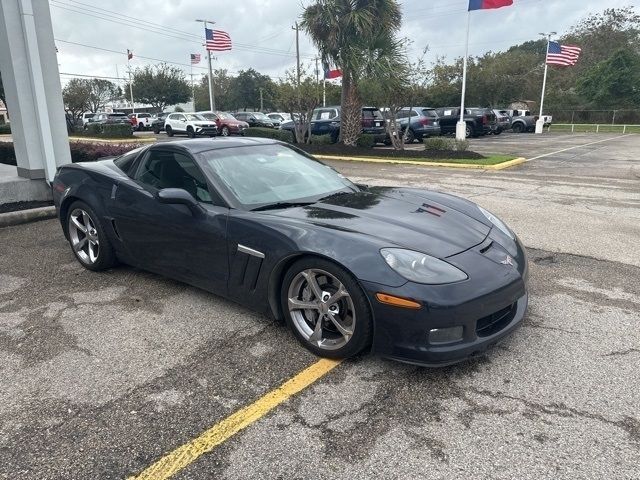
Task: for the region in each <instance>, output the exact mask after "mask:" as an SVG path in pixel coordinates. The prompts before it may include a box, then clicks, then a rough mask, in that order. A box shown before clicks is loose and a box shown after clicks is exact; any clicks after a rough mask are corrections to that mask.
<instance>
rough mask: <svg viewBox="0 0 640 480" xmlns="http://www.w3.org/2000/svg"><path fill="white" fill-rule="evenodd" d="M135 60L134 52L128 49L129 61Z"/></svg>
mask: <svg viewBox="0 0 640 480" xmlns="http://www.w3.org/2000/svg"><path fill="white" fill-rule="evenodd" d="M132 58H133V52H132V51H131V50H129V49H128V48H127V60H131V59H132Z"/></svg>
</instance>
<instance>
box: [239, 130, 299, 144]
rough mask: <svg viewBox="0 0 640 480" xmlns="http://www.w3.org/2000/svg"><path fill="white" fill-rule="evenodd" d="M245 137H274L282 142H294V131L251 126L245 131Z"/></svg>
mask: <svg viewBox="0 0 640 480" xmlns="http://www.w3.org/2000/svg"><path fill="white" fill-rule="evenodd" d="M244 136H245V137H260V138H272V139H274V140H280V141H281V142H288V143H291V142H293V133H292V132H290V131H289V130H276V129H275V128H263V127H249V128H247V129H246V130H245V131H244Z"/></svg>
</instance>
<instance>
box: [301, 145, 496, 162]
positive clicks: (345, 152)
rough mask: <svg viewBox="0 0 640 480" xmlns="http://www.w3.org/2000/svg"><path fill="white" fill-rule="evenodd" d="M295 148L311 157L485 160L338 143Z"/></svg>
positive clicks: (471, 155)
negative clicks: (349, 145) (347, 145)
mask: <svg viewBox="0 0 640 480" xmlns="http://www.w3.org/2000/svg"><path fill="white" fill-rule="evenodd" d="M296 147H298V148H300V149H302V150H304V151H305V152H307V153H310V154H312V155H335V156H340V155H342V156H345V157H378V158H391V159H394V158H395V159H399V158H405V159H407V158H409V159H411V158H416V159H425V158H429V159H447V158H452V159H471V160H480V159H483V158H486V157H485V156H484V155H480V154H479V153H476V152H470V151H466V152H458V151H455V150H393V149H387V148H363V147H346V146H344V145H340V144H338V143H335V144H332V145H306V144H305V145H300V144H297V145H296Z"/></svg>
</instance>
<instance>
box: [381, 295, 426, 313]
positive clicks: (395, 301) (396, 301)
mask: <svg viewBox="0 0 640 480" xmlns="http://www.w3.org/2000/svg"><path fill="white" fill-rule="evenodd" d="M376 298H377V299H378V301H379V302H380V303H384V304H385V305H393V306H394V307H401V308H412V309H414V310H417V309H419V308H422V305H420V304H419V303H418V302H414V301H413V300H409V299H408V298H402V297H395V296H393V295H388V294H386V293H376Z"/></svg>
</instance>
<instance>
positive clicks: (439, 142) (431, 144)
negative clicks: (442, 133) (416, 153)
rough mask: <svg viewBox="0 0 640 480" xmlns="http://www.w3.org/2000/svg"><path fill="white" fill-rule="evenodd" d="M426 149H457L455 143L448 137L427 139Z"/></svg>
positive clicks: (425, 140) (425, 142) (425, 141)
mask: <svg viewBox="0 0 640 480" xmlns="http://www.w3.org/2000/svg"><path fill="white" fill-rule="evenodd" d="M423 142H424V149H425V150H438V151H444V150H453V149H454V148H455V141H454V140H453V139H451V138H447V137H431V138H425V139H424V140H423Z"/></svg>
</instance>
